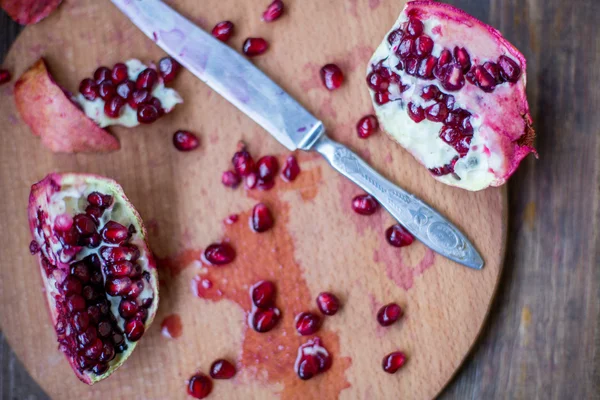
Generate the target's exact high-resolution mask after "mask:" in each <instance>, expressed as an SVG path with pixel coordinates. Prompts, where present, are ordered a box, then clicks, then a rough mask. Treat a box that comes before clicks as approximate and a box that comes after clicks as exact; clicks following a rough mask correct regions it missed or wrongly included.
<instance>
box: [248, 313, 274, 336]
mask: <svg viewBox="0 0 600 400" xmlns="http://www.w3.org/2000/svg"><path fill="white" fill-rule="evenodd" d="M280 318H281V312H280V311H279V309H278V308H277V307H271V308H257V309H256V310H254V311H253V312H252V313H251V314H250V321H251V326H252V329H254V330H255V331H256V332H260V333H265V332H269V331H270V330H271V329H273V328H274V327H275V325H277V323H278V322H279V319H280Z"/></svg>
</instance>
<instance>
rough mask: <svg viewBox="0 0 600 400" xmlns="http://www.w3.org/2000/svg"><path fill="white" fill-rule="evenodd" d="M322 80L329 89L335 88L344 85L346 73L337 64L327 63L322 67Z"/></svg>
mask: <svg viewBox="0 0 600 400" xmlns="http://www.w3.org/2000/svg"><path fill="white" fill-rule="evenodd" d="M320 74H321V81H322V82H323V85H325V87H326V88H327V89H328V90H335V89H338V88H339V87H340V86H342V83H343V82H344V74H343V73H342V70H341V69H340V67H338V66H337V65H335V64H327V65H325V66H323V68H321V71H320Z"/></svg>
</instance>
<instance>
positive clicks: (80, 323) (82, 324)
mask: <svg viewBox="0 0 600 400" xmlns="http://www.w3.org/2000/svg"><path fill="white" fill-rule="evenodd" d="M73 325H74V326H75V330H76V331H77V332H83V331H85V330H86V329H87V328H88V326H89V325H90V316H89V315H88V313H87V312H85V311H84V312H78V313H75V315H74V316H73Z"/></svg>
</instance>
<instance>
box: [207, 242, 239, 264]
mask: <svg viewBox="0 0 600 400" xmlns="http://www.w3.org/2000/svg"><path fill="white" fill-rule="evenodd" d="M204 258H205V259H206V261H208V262H209V263H210V264H212V265H226V264H229V263H230V262H232V261H233V260H234V259H235V250H234V249H233V247H231V246H230V245H229V244H227V243H221V244H211V245H210V246H208V247H207V248H206V250H205V251H204Z"/></svg>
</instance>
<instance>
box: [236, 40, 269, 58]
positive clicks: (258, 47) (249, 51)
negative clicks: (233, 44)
mask: <svg viewBox="0 0 600 400" xmlns="http://www.w3.org/2000/svg"><path fill="white" fill-rule="evenodd" d="M268 48H269V43H268V42H267V41H266V40H265V39H263V38H248V39H246V40H245V41H244V45H243V47H242V51H243V52H244V54H245V55H247V56H248V57H255V56H259V55H261V54H263V53H264V52H265V51H267V49H268Z"/></svg>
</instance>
